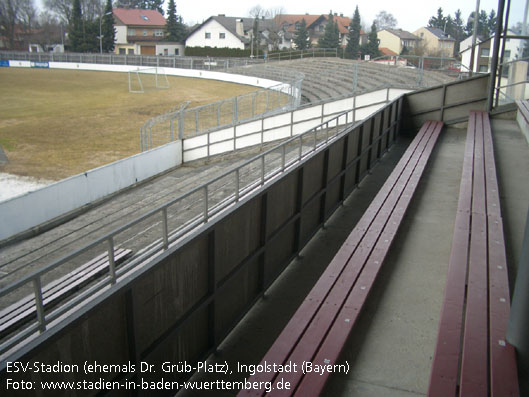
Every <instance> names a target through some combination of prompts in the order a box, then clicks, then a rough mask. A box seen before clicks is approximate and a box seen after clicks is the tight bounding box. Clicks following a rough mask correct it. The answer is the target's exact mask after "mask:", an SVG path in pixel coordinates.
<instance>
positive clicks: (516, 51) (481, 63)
mask: <svg viewBox="0 0 529 397" xmlns="http://www.w3.org/2000/svg"><path fill="white" fill-rule="evenodd" d="M508 34H509V35H516V33H515V32H513V31H511V30H509V31H508ZM494 41H495V38H494V36H491V37H488V38H481V37H478V38H477V40H476V49H475V51H474V63H473V65H472V72H474V73H489V72H490V62H491V59H492V49H493V48H494ZM522 46H523V40H516V39H506V40H505V51H504V54H503V62H510V61H513V60H515V59H516V57H517V56H518V58H522V56H521V51H522ZM459 54H460V56H461V66H462V71H463V72H465V71H470V59H471V56H472V36H470V37H468V38H466V39H465V40H463V41H462V42H461V44H460V51H459Z"/></svg>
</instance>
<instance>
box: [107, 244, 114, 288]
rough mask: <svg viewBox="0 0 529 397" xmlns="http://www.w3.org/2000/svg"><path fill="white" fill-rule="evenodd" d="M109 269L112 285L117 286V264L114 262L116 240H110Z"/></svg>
mask: <svg viewBox="0 0 529 397" xmlns="http://www.w3.org/2000/svg"><path fill="white" fill-rule="evenodd" d="M107 241H108V268H109V274H110V284H116V264H115V262H114V239H113V238H112V237H109V238H108V240H107Z"/></svg>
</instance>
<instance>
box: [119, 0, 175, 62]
mask: <svg viewBox="0 0 529 397" xmlns="http://www.w3.org/2000/svg"><path fill="white" fill-rule="evenodd" d="M112 11H113V14H114V28H115V29H116V42H115V46H114V47H115V52H116V54H130V55H134V54H135V55H183V53H184V45H183V44H182V43H168V42H164V41H163V38H164V35H165V23H166V21H165V18H164V17H163V15H162V14H160V13H159V12H158V11H156V10H141V9H127V8H115V9H113V10H112Z"/></svg>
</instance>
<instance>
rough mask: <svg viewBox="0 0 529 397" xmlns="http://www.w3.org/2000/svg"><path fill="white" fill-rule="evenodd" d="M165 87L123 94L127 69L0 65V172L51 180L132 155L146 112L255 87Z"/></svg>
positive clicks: (173, 80) (183, 83)
mask: <svg viewBox="0 0 529 397" xmlns="http://www.w3.org/2000/svg"><path fill="white" fill-rule="evenodd" d="M167 78H168V80H169V83H170V85H171V88H169V89H163V90H151V91H147V92H145V93H143V94H131V93H129V92H128V76H127V73H112V72H88V71H75V70H57V69H24V68H0V98H2V105H1V106H0V146H2V148H3V149H4V151H5V153H6V155H7V157H8V159H9V163H8V164H7V165H4V166H0V172H7V173H11V174H16V175H23V176H33V177H37V178H44V179H49V180H59V179H62V178H65V177H68V176H72V175H75V174H79V173H81V172H84V171H87V170H89V169H92V168H96V167H99V166H102V165H104V164H108V163H111V162H113V161H116V160H119V159H122V158H125V157H127V156H131V155H133V154H136V153H139V151H140V139H139V130H140V127H141V126H143V124H144V123H145V122H146V121H147V120H148V119H150V118H151V117H154V116H157V115H160V114H163V113H166V112H169V111H171V110H174V109H175V108H179V107H180V104H182V103H183V102H185V101H191V103H190V104H189V106H188V108H191V107H194V106H200V105H204V104H208V103H211V102H215V101H217V100H220V99H224V98H230V97H233V96H237V95H241V94H244V93H248V92H253V91H256V88H255V87H251V86H244V85H239V84H231V83H224V82H219V81H212V80H201V79H192V78H182V77H172V76H167Z"/></svg>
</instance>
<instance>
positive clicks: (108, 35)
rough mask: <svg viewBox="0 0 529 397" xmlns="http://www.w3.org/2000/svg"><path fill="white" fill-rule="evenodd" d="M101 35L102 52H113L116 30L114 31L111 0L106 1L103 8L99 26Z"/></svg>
mask: <svg viewBox="0 0 529 397" xmlns="http://www.w3.org/2000/svg"><path fill="white" fill-rule="evenodd" d="M101 33H102V35H103V39H102V47H103V52H113V51H114V42H115V41H116V30H115V29H114V15H113V14H112V0H107V4H106V6H105V11H104V16H103V22H102V25H101Z"/></svg>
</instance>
